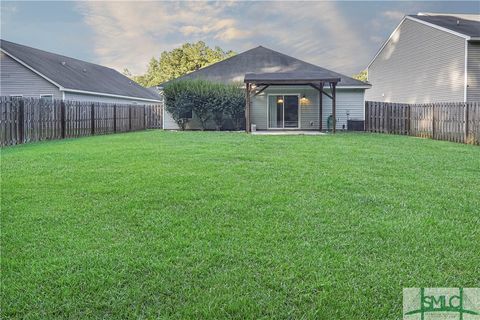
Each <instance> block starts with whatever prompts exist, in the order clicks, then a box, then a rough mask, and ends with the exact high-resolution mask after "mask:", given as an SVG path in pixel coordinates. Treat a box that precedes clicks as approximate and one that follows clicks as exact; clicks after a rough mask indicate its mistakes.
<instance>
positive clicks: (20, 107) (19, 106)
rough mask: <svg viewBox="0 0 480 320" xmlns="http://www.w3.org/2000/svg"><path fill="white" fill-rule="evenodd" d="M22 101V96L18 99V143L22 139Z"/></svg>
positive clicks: (23, 126) (23, 124)
mask: <svg viewBox="0 0 480 320" xmlns="http://www.w3.org/2000/svg"><path fill="white" fill-rule="evenodd" d="M24 110H25V108H24V101H23V98H22V99H20V100H19V101H18V143H23V139H24V137H25V136H24V128H25V123H24Z"/></svg>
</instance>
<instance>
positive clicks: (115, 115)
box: [113, 104, 117, 133]
mask: <svg viewBox="0 0 480 320" xmlns="http://www.w3.org/2000/svg"><path fill="white" fill-rule="evenodd" d="M113 133H117V105H116V104H114V105H113Z"/></svg>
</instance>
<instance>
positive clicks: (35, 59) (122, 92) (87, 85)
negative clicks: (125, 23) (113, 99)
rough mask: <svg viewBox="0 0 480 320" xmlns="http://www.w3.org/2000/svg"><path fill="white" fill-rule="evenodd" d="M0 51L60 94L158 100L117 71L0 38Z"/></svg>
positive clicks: (155, 96)
mask: <svg viewBox="0 0 480 320" xmlns="http://www.w3.org/2000/svg"><path fill="white" fill-rule="evenodd" d="M0 44H1V50H2V52H4V53H5V54H6V55H8V56H10V57H11V58H12V59H14V60H16V61H17V62H19V63H21V64H22V65H24V66H26V67H28V68H29V69H31V70H32V71H34V72H36V73H37V74H39V75H40V76H42V77H43V78H45V79H46V80H48V81H50V82H51V83H53V84H54V85H56V86H58V87H59V89H60V90H61V91H72V92H80V93H82V92H83V93H90V94H97V95H107V96H119V97H126V98H134V99H143V100H155V101H158V99H159V97H158V95H156V94H155V93H154V92H152V91H150V90H148V89H147V88H144V87H142V86H140V85H139V84H137V83H136V82H134V81H132V80H130V79H129V78H128V77H126V76H124V75H123V74H121V73H119V72H118V71H116V70H114V69H111V68H107V67H104V66H101V65H98V64H94V63H90V62H86V61H82V60H78V59H74V58H70V57H66V56H63V55H59V54H55V53H51V52H47V51H43V50H39V49H35V48H31V47H27V46H24V45H21V44H17V43H13V42H10V41H6V40H3V39H0Z"/></svg>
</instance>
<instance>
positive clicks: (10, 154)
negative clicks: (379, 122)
mask: <svg viewBox="0 0 480 320" xmlns="http://www.w3.org/2000/svg"><path fill="white" fill-rule="evenodd" d="M1 196H2V199H1V206H2V207H1V211H2V213H1V251H2V252H1V254H2V255H1V280H2V284H1V286H2V287H1V289H2V290H1V304H2V305H1V318H2V319H9V318H13V319H60V318H69V319H108V318H118V319H120V318H121V319H127V318H129V319H155V318H182V319H185V318H192V319H207V318H209V319H213V318H235V319H258V318H265V319H266V318H277V319H286V318H290V319H291V318H306V319H312V318H316V319H398V318H401V316H402V288H404V287H458V286H463V287H478V286H480V280H479V279H480V258H479V253H480V227H479V226H480V209H479V208H480V148H479V147H475V146H470V145H461V144H454V143H449V142H441V141H433V140H423V139H417V138H412V137H403V136H387V135H380V134H377V135H375V134H338V135H336V136H333V135H329V136H252V135H246V134H243V133H215V132H162V131H147V132H137V133H129V134H118V135H109V136H97V137H88V138H81V139H76V140H64V141H52V142H47V143H37V144H31V145H23V146H17V147H10V148H5V149H3V150H2V151H1Z"/></svg>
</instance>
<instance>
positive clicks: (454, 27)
mask: <svg viewBox="0 0 480 320" xmlns="http://www.w3.org/2000/svg"><path fill="white" fill-rule="evenodd" d="M408 17H410V18H414V19H417V20H420V21H423V22H426V23H430V24H433V25H436V26H439V27H442V28H445V29H448V30H451V31H453V32H457V33H459V34H463V35H465V36H468V37H480V15H475V14H454V13H452V14H442V13H419V14H415V15H408Z"/></svg>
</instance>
